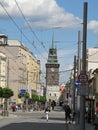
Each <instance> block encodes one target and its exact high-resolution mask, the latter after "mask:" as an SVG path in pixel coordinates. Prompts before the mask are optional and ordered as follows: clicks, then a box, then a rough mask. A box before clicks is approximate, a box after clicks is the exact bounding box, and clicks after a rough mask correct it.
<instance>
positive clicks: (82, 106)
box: [80, 2, 87, 130]
mask: <svg viewBox="0 0 98 130" xmlns="http://www.w3.org/2000/svg"><path fill="white" fill-rule="evenodd" d="M86 38H87V2H85V3H84V17H83V48H82V49H83V50H82V72H83V73H86ZM85 88H86V84H84V85H83V86H82V88H81V89H82V92H83V91H84V89H85ZM85 91H86V90H85ZM80 101H81V104H80V130H85V93H84V94H81V97H80Z"/></svg>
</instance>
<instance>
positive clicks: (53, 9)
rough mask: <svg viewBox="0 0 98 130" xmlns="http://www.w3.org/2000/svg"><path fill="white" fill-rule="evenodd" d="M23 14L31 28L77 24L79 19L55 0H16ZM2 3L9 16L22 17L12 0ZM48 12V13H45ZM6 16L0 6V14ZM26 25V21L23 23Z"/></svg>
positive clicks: (79, 21) (71, 26)
mask: <svg viewBox="0 0 98 130" xmlns="http://www.w3.org/2000/svg"><path fill="white" fill-rule="evenodd" d="M16 2H17V3H18V5H19V7H20V8H21V10H22V12H23V14H24V16H25V17H26V19H27V20H28V22H29V24H30V25H31V26H32V28H53V27H59V26H60V27H68V28H74V27H77V26H79V24H80V23H81V19H80V18H78V17H76V16H74V15H73V14H71V13H68V12H65V11H64V9H63V8H61V7H59V6H58V5H57V3H56V1H55V0H36V1H34V0H16ZM2 5H3V6H4V8H6V10H7V11H8V13H9V14H10V15H11V16H15V17H22V15H21V13H20V12H19V9H18V7H17V4H16V3H15V1H13V0H5V1H4V2H3V0H2ZM47 14H48V15H47ZM2 15H3V16H4V17H6V13H5V12H4V10H3V8H0V16H2ZM25 25H26V23H25Z"/></svg>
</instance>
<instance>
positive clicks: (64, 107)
mask: <svg viewBox="0 0 98 130" xmlns="http://www.w3.org/2000/svg"><path fill="white" fill-rule="evenodd" d="M63 109H64V111H65V121H66V123H67V121H68V119H69V120H70V121H71V116H70V114H71V109H70V107H69V105H68V104H65V105H64V106H63ZM70 121H69V123H70Z"/></svg>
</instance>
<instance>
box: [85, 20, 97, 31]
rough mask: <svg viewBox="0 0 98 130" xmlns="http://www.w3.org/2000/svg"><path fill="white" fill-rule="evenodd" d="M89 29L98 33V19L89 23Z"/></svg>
mask: <svg viewBox="0 0 98 130" xmlns="http://www.w3.org/2000/svg"><path fill="white" fill-rule="evenodd" d="M87 26H88V29H89V30H93V31H94V32H95V33H97V34H98V21H95V20H92V21H90V22H89V23H88V25H87Z"/></svg>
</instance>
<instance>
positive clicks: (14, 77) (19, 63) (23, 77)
mask: <svg viewBox="0 0 98 130" xmlns="http://www.w3.org/2000/svg"><path fill="white" fill-rule="evenodd" d="M0 50H2V53H4V54H5V56H6V57H7V59H6V61H7V73H6V77H7V86H6V87H9V88H11V89H12V90H13V91H14V96H13V97H12V98H11V102H16V103H21V102H20V100H19V99H18V93H19V91H20V90H21V89H25V90H27V91H28V92H29V93H30V94H31V92H35V93H37V87H38V86H39V83H40V62H39V60H37V59H36V57H35V56H34V55H33V54H32V53H31V52H30V51H29V49H28V48H27V47H25V46H24V45H23V44H21V42H19V41H18V40H8V42H7V45H5V46H3V45H2V46H0Z"/></svg>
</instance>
